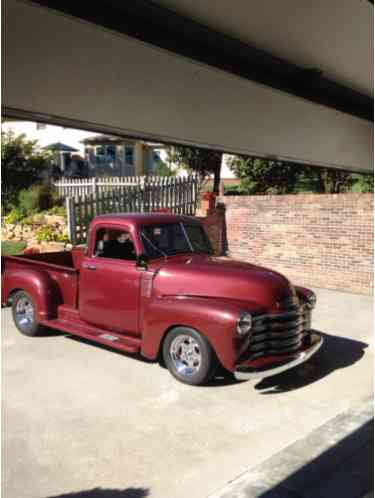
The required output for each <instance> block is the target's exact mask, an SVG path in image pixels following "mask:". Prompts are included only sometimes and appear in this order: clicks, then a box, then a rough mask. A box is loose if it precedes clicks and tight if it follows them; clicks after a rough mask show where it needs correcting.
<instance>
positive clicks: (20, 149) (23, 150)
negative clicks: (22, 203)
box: [1, 131, 49, 211]
mask: <svg viewBox="0 0 375 498" xmlns="http://www.w3.org/2000/svg"><path fill="white" fill-rule="evenodd" d="M1 163H2V175H1V191H2V197H1V206H2V208H3V209H4V210H5V211H7V210H9V209H10V208H11V206H12V204H15V203H16V202H17V197H18V194H19V192H20V191H21V190H22V189H25V188H29V187H30V185H31V184H32V183H34V182H36V181H37V180H38V179H40V174H41V173H42V171H43V170H45V169H46V168H47V167H48V165H49V159H48V155H47V154H46V153H42V152H40V151H38V149H37V141H36V140H27V139H26V137H25V135H19V136H16V135H15V134H14V132H13V131H8V132H1Z"/></svg>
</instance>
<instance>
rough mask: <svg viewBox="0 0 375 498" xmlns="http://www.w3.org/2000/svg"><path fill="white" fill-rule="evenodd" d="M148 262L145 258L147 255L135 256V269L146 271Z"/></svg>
mask: <svg viewBox="0 0 375 498" xmlns="http://www.w3.org/2000/svg"><path fill="white" fill-rule="evenodd" d="M149 260H150V258H149V257H148V256H147V254H145V253H142V254H140V255H139V256H137V263H136V267H137V268H138V269H139V270H147V268H148V262H149Z"/></svg>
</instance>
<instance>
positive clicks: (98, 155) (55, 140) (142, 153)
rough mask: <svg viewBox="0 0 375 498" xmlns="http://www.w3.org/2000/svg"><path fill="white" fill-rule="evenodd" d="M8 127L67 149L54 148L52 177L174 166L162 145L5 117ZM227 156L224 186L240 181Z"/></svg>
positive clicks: (144, 171) (47, 145)
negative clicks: (230, 166) (57, 149)
mask: <svg viewBox="0 0 375 498" xmlns="http://www.w3.org/2000/svg"><path fill="white" fill-rule="evenodd" d="M10 130H11V131H13V132H14V133H15V135H21V134H24V135H25V136H26V138H27V139H28V140H37V141H38V144H39V146H40V148H41V149H43V148H50V147H52V146H55V147H59V146H60V147H61V146H63V147H65V148H66V149H67V150H66V151H64V150H61V151H60V152H58V151H56V154H55V156H56V161H55V164H53V163H51V171H50V173H49V176H51V177H54V176H55V177H57V176H64V177H93V176H134V175H154V174H155V172H156V170H157V166H158V165H159V164H160V163H161V164H163V163H164V164H165V165H168V167H170V168H172V169H175V168H174V165H173V164H170V163H169V161H168V155H167V151H166V147H165V146H164V145H163V144H157V143H152V142H146V141H140V140H132V139H124V138H119V137H114V136H109V135H102V134H93V133H92V131H85V130H77V129H73V128H66V127H64V126H55V125H49V124H44V123H36V122H32V121H17V120H7V121H6V122H4V123H2V131H4V132H7V131H10ZM68 148H71V149H75V151H74V152H73V151H72V150H69V149H68ZM227 157H228V155H226V154H223V162H222V168H221V178H222V180H223V183H224V184H226V185H237V184H238V183H239V180H238V179H237V178H236V177H235V175H234V174H233V172H232V171H231V170H230V169H229V168H228V166H227ZM58 170H59V172H58ZM57 173H58V175H57ZM177 174H178V176H185V175H187V174H188V172H187V171H184V170H181V169H180V170H179V171H178V173H177Z"/></svg>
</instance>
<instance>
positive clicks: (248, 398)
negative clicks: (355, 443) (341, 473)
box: [2, 289, 373, 498]
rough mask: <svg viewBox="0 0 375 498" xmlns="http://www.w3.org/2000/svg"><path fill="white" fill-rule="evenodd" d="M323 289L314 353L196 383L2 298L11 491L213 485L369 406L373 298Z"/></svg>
mask: <svg viewBox="0 0 375 498" xmlns="http://www.w3.org/2000/svg"><path fill="white" fill-rule="evenodd" d="M316 292H317V295H318V300H319V301H318V303H319V304H318V307H317V309H316V312H315V316H314V324H313V325H314V328H315V329H316V330H318V331H320V332H322V333H323V335H324V338H325V344H324V346H323V347H322V349H321V351H320V352H319V353H318V354H317V355H316V356H315V357H314V358H313V359H311V361H310V362H309V363H308V364H306V365H305V366H301V367H299V368H297V369H295V370H294V371H290V372H289V373H285V374H282V375H280V376H277V377H276V376H275V377H273V378H269V379H265V380H262V381H260V382H257V383H255V382H243V383H233V382H231V381H230V380H228V379H227V380H225V379H222V378H218V379H216V380H215V382H213V384H212V385H210V386H207V387H200V388H196V387H190V386H186V385H183V384H180V383H178V382H176V381H175V380H174V379H173V377H171V376H170V375H169V373H168V371H167V370H165V369H163V368H161V367H160V366H159V365H158V364H156V363H149V362H144V361H141V360H140V359H136V358H132V357H130V356H126V355H123V354H118V353H115V352H112V351H109V350H106V349H103V348H100V347H98V346H95V345H92V344H89V343H87V342H84V341H80V340H76V339H72V338H69V337H66V336H64V335H58V334H55V335H50V336H46V337H39V338H27V337H24V336H22V335H21V334H19V333H18V332H17V331H16V329H15V327H14V325H13V324H12V321H11V316H10V310H9V309H5V310H2V326H3V327H2V346H3V347H2V354H3V363H2V369H3V370H2V371H3V424H2V429H3V480H2V488H3V497H4V498H52V497H53V498H55V497H58V496H64V495H67V497H69V498H81V497H82V498H142V497H145V496H152V497H156V498H205V497H207V496H209V495H212V496H215V493H216V494H218V493H220V492H222V490H225V489H226V487H227V486H228V483H229V482H230V481H232V480H234V479H236V478H237V477H238V476H240V475H241V474H242V475H244V473H249V471H251V469H259V468H261V467H260V466H261V464H263V463H264V464H265V465H266V463H267V462H269V461H270V459H271V458H273V457H276V455H278V454H280V452H281V451H283V450H285V449H287V448H290V447H291V446H292V445H293V444H294V443H296V442H298V441H303V440H305V441H306V438H308V437H309V436H311V434H314V431H315V433H319V430H320V431H321V428H322V427H327V425H325V424H327V423H328V424H329V423H330V421H332V420H334V419H335V417H338V416H344V414H345V413H351V411H353V410H354V411H355V410H361V409H362V407H363V406H364V404H366V403H367V402H368V399H369V397H370V396H371V394H372V391H373V382H372V380H373V347H372V298H370V297H366V296H357V295H351V294H345V293H340V292H334V291H327V290H320V289H317V290H316ZM366 427H368V426H366ZM356 429H358V427H357V428H356ZM353 430H354V429H353ZM316 431H317V432H316ZM322 444H323V443H322ZM321 449H322V452H323V451H324V448H323V447H322V448H321ZM322 452H321V453H322ZM315 457H318V453H316V454H315ZM315 457H314V458H315ZM298 458H300V459H302V458H304V457H302V456H299V457H298ZM308 461H311V455H310V458H309V459H308ZM308 461H301V462H299V465H300V467H303V466H304V465H305V464H307V463H308ZM238 496H242V495H238ZM243 496H246V495H243ZM266 496H267V498H268V495H264V497H262V498H265V497H266ZM297 496H298V495H297ZM233 498H234V497H233ZM314 498H315V497H314Z"/></svg>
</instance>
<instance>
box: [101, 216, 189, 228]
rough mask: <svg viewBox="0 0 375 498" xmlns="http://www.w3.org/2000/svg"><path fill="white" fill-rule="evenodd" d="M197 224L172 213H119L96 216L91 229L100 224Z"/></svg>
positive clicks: (136, 226)
mask: <svg viewBox="0 0 375 498" xmlns="http://www.w3.org/2000/svg"><path fill="white" fill-rule="evenodd" d="M182 221H184V222H189V223H197V222H198V220H197V219H196V218H193V217H190V216H184V215H175V214H172V213H117V214H102V215H99V216H96V217H95V218H94V219H93V220H92V222H91V227H92V228H94V227H95V226H96V225H98V224H102V223H103V222H104V223H115V224H119V223H124V224H126V225H129V226H132V227H134V228H138V227H140V226H145V225H158V224H171V223H179V222H182Z"/></svg>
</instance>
